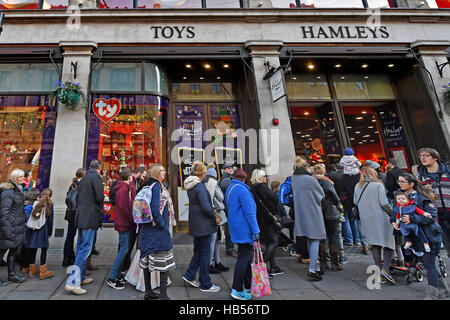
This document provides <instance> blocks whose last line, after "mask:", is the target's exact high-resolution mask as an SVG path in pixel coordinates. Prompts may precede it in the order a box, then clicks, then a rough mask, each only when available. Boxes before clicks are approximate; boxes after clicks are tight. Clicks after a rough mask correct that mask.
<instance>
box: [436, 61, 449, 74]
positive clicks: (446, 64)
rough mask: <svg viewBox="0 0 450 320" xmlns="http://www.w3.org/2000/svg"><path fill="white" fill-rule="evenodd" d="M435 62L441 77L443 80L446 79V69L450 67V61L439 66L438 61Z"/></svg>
mask: <svg viewBox="0 0 450 320" xmlns="http://www.w3.org/2000/svg"><path fill="white" fill-rule="evenodd" d="M435 62H436V67H437V68H438V71H439V75H440V76H441V78H443V77H444V67H445V66H450V61H447V62H444V63H441V64H439V63H438V62H437V61H435Z"/></svg>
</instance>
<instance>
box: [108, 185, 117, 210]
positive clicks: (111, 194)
mask: <svg viewBox="0 0 450 320" xmlns="http://www.w3.org/2000/svg"><path fill="white" fill-rule="evenodd" d="M116 184H117V180H115V181H113V183H112V184H111V188H109V202H110V203H111V204H116Z"/></svg>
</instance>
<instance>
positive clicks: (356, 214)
mask: <svg viewBox="0 0 450 320" xmlns="http://www.w3.org/2000/svg"><path fill="white" fill-rule="evenodd" d="M369 184H370V182H369V183H368V184H366V186H365V187H364V189H363V191H362V192H361V195H360V196H359V199H358V203H355V206H354V207H353V209H352V211H351V215H352V216H353V217H355V218H356V219H358V220H360V219H359V208H358V205H359V202H360V201H361V197H362V195H363V194H364V191H366V188H367V187H368V186H369Z"/></svg>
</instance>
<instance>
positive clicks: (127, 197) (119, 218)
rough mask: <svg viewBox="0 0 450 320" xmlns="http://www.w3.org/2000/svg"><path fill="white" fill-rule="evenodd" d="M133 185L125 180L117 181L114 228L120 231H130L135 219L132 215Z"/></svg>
mask: <svg viewBox="0 0 450 320" xmlns="http://www.w3.org/2000/svg"><path fill="white" fill-rule="evenodd" d="M131 189H132V186H131V185H130V184H128V183H126V182H125V181H117V183H116V199H115V202H114V205H115V209H114V229H116V230H117V231H119V232H130V230H131V228H132V227H133V224H134V220H133V215H132V207H133V199H132V198H131Z"/></svg>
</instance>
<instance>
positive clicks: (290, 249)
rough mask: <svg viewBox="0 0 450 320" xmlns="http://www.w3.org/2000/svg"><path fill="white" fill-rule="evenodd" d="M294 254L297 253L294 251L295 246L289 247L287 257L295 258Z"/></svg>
mask: <svg viewBox="0 0 450 320" xmlns="http://www.w3.org/2000/svg"><path fill="white" fill-rule="evenodd" d="M296 254H297V252H296V251H295V246H294V245H293V244H291V245H289V255H290V256H291V257H295V255H296Z"/></svg>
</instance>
